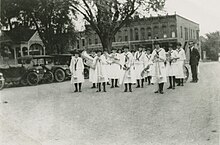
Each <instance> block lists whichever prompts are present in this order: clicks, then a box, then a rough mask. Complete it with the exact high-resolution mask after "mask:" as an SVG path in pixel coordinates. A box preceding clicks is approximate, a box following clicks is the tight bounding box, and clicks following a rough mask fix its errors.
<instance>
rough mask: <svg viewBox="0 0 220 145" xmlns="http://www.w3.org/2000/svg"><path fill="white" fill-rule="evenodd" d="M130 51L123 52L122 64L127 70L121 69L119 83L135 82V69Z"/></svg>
mask: <svg viewBox="0 0 220 145" xmlns="http://www.w3.org/2000/svg"><path fill="white" fill-rule="evenodd" d="M133 59H134V58H133V55H132V53H131V52H127V53H124V55H123V58H122V61H121V63H122V66H123V67H127V68H129V69H128V70H123V73H122V76H121V77H120V84H122V83H124V84H126V83H135V82H136V78H135V71H134V62H133V61H134V60H133Z"/></svg>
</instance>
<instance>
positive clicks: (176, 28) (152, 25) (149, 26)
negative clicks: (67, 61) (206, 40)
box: [76, 14, 199, 55]
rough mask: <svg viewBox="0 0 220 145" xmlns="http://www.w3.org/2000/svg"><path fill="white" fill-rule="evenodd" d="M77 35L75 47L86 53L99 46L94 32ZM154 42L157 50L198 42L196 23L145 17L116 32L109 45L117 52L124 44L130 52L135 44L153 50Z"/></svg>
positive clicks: (165, 17) (179, 17)
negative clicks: (178, 44)
mask: <svg viewBox="0 0 220 145" xmlns="http://www.w3.org/2000/svg"><path fill="white" fill-rule="evenodd" d="M80 34H81V35H80V37H79V39H78V41H77V43H76V48H81V49H88V50H90V49H96V48H101V47H102V45H101V42H100V39H99V37H98V35H97V34H96V33H95V32H94V31H92V32H90V33H89V35H86V33H85V32H81V33H80ZM155 40H157V41H159V42H160V43H161V47H163V48H165V49H167V48H168V45H169V44H175V43H176V42H181V43H182V45H183V47H184V48H187V42H189V41H194V42H199V24H198V23H195V22H193V21H191V20H189V19H186V18H184V17H182V16H180V15H177V14H175V15H166V16H157V17H148V18H138V17H135V18H133V19H132V20H131V22H130V24H129V25H126V26H124V27H122V28H121V29H120V30H119V31H118V33H117V34H116V35H115V39H114V41H113V44H112V45H113V47H116V48H118V49H120V48H122V46H124V45H127V46H129V48H130V49H136V48H137V47H138V46H139V45H144V46H145V47H149V48H151V49H153V42H154V41H155ZM186 51H188V50H186ZM187 55H188V52H187Z"/></svg>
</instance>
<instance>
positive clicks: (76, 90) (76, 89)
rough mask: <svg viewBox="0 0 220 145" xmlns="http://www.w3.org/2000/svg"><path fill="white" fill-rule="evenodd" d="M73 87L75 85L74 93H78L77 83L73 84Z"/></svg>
mask: <svg viewBox="0 0 220 145" xmlns="http://www.w3.org/2000/svg"><path fill="white" fill-rule="evenodd" d="M74 85H75V91H74V92H78V85H77V83H75V84H74Z"/></svg>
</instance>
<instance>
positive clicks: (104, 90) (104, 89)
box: [102, 82, 106, 92]
mask: <svg viewBox="0 0 220 145" xmlns="http://www.w3.org/2000/svg"><path fill="white" fill-rule="evenodd" d="M102 85H103V92H106V88H105V82H104V83H102Z"/></svg>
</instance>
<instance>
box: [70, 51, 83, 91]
mask: <svg viewBox="0 0 220 145" xmlns="http://www.w3.org/2000/svg"><path fill="white" fill-rule="evenodd" d="M70 72H71V74H72V76H71V84H74V85H75V91H74V92H81V87H82V83H83V82H84V74H83V72H84V63H83V60H82V58H81V57H79V52H78V51H75V52H74V56H72V59H71V62H70Z"/></svg>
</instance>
